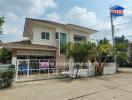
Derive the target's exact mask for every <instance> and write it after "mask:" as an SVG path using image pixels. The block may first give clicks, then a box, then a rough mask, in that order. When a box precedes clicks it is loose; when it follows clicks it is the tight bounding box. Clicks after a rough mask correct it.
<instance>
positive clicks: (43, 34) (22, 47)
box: [2, 18, 97, 65]
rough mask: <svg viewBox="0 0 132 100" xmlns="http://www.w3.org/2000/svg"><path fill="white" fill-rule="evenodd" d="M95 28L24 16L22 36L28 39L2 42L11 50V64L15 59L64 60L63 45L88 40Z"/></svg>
mask: <svg viewBox="0 0 132 100" xmlns="http://www.w3.org/2000/svg"><path fill="white" fill-rule="evenodd" d="M96 32H97V31H96V30H93V29H89V28H86V27H81V26H78V25H73V24H62V23H57V22H52V21H48V20H40V19H31V18H26V20H25V26H24V32H23V36H24V37H28V38H29V40H28V41H26V40H24V41H20V42H11V43H3V44H2V47H4V48H7V49H8V50H11V51H12V64H14V65H16V62H17V59H55V60H56V61H66V56H65V45H66V44H69V45H71V44H72V43H74V42H77V41H89V40H90V35H91V34H93V33H96Z"/></svg>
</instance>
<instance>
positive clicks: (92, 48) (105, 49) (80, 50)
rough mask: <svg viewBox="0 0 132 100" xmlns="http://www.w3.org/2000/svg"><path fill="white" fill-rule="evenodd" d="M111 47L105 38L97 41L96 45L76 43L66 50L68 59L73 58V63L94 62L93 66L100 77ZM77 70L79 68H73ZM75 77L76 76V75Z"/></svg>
mask: <svg viewBox="0 0 132 100" xmlns="http://www.w3.org/2000/svg"><path fill="white" fill-rule="evenodd" d="M111 51H112V46H111V45H110V44H109V41H108V40H107V39H106V38H105V39H103V40H100V41H98V43H97V44H95V43H91V42H78V43H75V44H73V46H72V48H68V50H67V55H68V57H73V58H74V62H81V63H84V62H86V61H88V60H93V61H94V62H96V64H94V65H95V66H94V67H95V71H96V74H97V75H101V74H102V72H103V68H104V65H105V62H106V58H107V55H110V54H111ZM74 67H76V68H77V70H78V69H79V68H80V67H81V66H74ZM76 76H77V75H76Z"/></svg>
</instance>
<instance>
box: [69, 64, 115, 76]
mask: <svg viewBox="0 0 132 100" xmlns="http://www.w3.org/2000/svg"><path fill="white" fill-rule="evenodd" d="M76 72H77V70H76V69H74V68H73V66H70V67H69V76H70V77H72V78H74V77H75V74H76ZM115 73H116V66H115V63H108V64H107V66H105V67H104V71H103V74H104V75H111V74H115ZM94 75H95V70H94V67H93V66H90V67H89V68H87V69H79V70H78V76H81V77H88V76H94Z"/></svg>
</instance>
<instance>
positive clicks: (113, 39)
mask: <svg viewBox="0 0 132 100" xmlns="http://www.w3.org/2000/svg"><path fill="white" fill-rule="evenodd" d="M110 19H111V30H112V42H113V47H114V46H115V38H114V37H115V33H114V32H115V31H114V24H113V17H112V13H111V6H110Z"/></svg>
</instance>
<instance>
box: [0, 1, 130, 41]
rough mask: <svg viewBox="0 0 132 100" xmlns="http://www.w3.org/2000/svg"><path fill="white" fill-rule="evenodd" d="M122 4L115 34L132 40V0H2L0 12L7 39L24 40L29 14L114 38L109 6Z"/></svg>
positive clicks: (94, 37)
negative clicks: (121, 12) (24, 29)
mask: <svg viewBox="0 0 132 100" xmlns="http://www.w3.org/2000/svg"><path fill="white" fill-rule="evenodd" d="M110 5H111V6H114V5H120V6H122V7H124V8H125V10H124V16H123V17H119V18H116V19H115V20H114V25H115V36H122V35H125V36H126V38H128V39H129V40H132V32H131V31H132V0H0V16H4V19H5V23H4V25H3V27H2V28H3V35H2V36H1V38H0V39H1V40H2V41H3V42H10V41H20V40H22V39H24V38H23V37H22V34H23V28H24V22H25V18H27V17H28V18H38V19H46V20H51V21H56V22H60V23H71V24H76V25H80V26H84V27H88V28H93V29H96V30H98V31H99V32H98V33H96V34H94V35H92V36H91V40H97V39H103V38H104V37H106V38H108V39H110V40H111V28H110V17H109V16H110V15H109V13H110V11H109V8H110Z"/></svg>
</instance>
